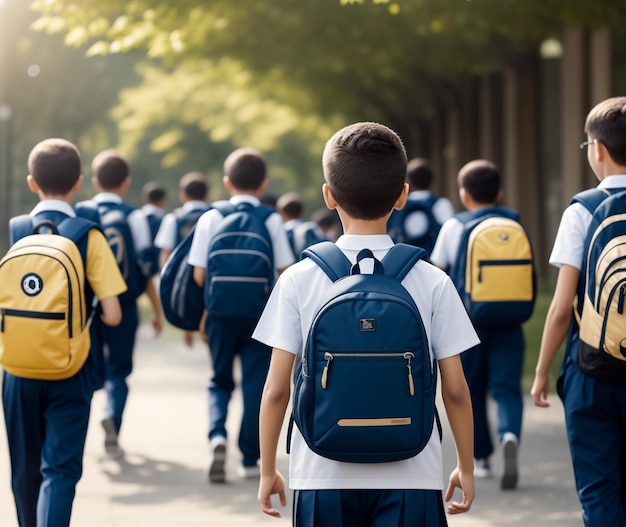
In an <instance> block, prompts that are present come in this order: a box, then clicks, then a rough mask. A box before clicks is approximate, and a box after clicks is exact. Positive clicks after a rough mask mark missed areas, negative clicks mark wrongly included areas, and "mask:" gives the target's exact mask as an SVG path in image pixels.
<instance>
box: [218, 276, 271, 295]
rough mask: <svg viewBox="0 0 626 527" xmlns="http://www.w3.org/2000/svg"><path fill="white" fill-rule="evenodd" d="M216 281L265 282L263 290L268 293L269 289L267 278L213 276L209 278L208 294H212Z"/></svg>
mask: <svg viewBox="0 0 626 527" xmlns="http://www.w3.org/2000/svg"><path fill="white" fill-rule="evenodd" d="M216 282H242V283H256V284H265V287H264V288H263V291H264V292H265V294H268V293H269V291H270V287H269V280H268V279H267V278H256V277H254V276H214V277H212V278H211V285H210V287H209V296H210V295H212V294H213V286H214V285H215V283H216Z"/></svg>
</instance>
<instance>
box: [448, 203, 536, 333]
mask: <svg viewBox="0 0 626 527" xmlns="http://www.w3.org/2000/svg"><path fill="white" fill-rule="evenodd" d="M456 218H457V219H458V220H459V221H460V222H461V223H463V225H464V227H465V229H464V231H463V235H462V237H461V243H460V245H459V250H458V254H457V260H456V263H455V265H453V266H452V269H451V270H450V276H451V278H452V281H453V282H454V285H455V286H456V289H457V291H458V292H459V295H461V298H462V299H463V303H464V304H465V308H466V309H467V312H468V313H469V315H470V318H471V319H472V322H473V323H474V324H475V325H479V326H481V327H486V326H513V325H517V324H521V323H522V322H525V321H526V320H528V319H529V318H530V317H531V315H532V313H533V309H534V305H535V298H536V293H537V277H536V270H535V264H534V258H533V251H532V247H531V244H530V240H529V238H528V234H527V233H526V230H525V229H524V227H523V226H522V225H521V224H520V222H519V214H518V213H517V212H516V211H514V210H511V209H507V208H504V207H488V208H484V209H480V210H477V211H468V212H462V213H460V214H457V215H456Z"/></svg>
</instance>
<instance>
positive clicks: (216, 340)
mask: <svg viewBox="0 0 626 527" xmlns="http://www.w3.org/2000/svg"><path fill="white" fill-rule="evenodd" d="M255 326H256V321H237V320H224V319H219V318H215V317H211V316H209V317H208V319H207V323H206V333H207V338H208V344H209V354H210V355H211V362H212V364H213V377H212V378H211V382H210V384H209V439H212V438H214V437H216V436H222V437H226V436H227V434H226V416H227V412H228V403H229V401H230V397H231V395H232V392H233V390H234V388H235V382H234V379H233V364H234V360H235V357H236V356H239V358H240V360H241V390H242V393H243V417H242V419H241V428H240V431H239V449H240V450H241V453H242V454H243V465H245V466H255V465H256V464H257V461H258V459H259V410H260V407H261V393H262V392H263V386H264V384H265V378H266V377H267V371H268V369H269V364H270V356H271V349H270V348H269V347H268V346H265V345H264V344H261V343H260V342H257V341H256V340H253V339H252V337H251V335H252V332H253V331H254V328H255Z"/></svg>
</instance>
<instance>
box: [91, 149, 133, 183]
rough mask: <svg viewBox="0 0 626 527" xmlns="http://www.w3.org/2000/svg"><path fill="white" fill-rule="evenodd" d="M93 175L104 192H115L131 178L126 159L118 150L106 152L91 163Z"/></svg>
mask: <svg viewBox="0 0 626 527" xmlns="http://www.w3.org/2000/svg"><path fill="white" fill-rule="evenodd" d="M91 172H92V175H93V176H94V177H95V178H96V179H97V180H98V183H99V184H100V186H101V187H102V189H103V190H115V189H117V188H119V187H120V185H121V184H122V183H124V181H125V180H126V179H127V178H128V177H129V176H130V168H129V166H128V162H127V161H126V158H125V157H124V156H123V155H122V154H121V153H120V152H118V151H117V150H104V151H102V152H100V153H99V154H98V155H97V156H96V157H94V159H93V161H92V162H91Z"/></svg>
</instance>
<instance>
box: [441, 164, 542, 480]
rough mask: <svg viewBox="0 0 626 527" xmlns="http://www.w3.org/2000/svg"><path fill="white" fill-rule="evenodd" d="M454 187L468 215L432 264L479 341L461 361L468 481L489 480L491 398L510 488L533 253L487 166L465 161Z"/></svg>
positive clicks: (450, 231)
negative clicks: (468, 430)
mask: <svg viewBox="0 0 626 527" xmlns="http://www.w3.org/2000/svg"><path fill="white" fill-rule="evenodd" d="M458 182H459V195H460V198H461V203H462V204H463V205H464V207H465V208H466V209H467V210H466V211H465V212H462V213H460V214H457V215H456V216H455V217H454V218H452V219H450V220H448V221H447V222H446V223H445V224H444V225H443V227H442V229H441V232H440V233H439V236H438V238H437V242H436V244H435V247H434V249H433V252H432V254H431V261H432V262H433V264H435V265H437V266H438V267H440V268H442V269H444V270H446V271H448V272H449V274H450V276H451V278H452V280H453V282H454V284H455V286H456V288H457V290H458V292H459V294H460V295H461V298H462V299H463V302H464V304H465V307H466V308H467V310H468V312H469V315H470V318H471V319H472V322H473V324H474V327H475V328H476V331H477V332H478V336H479V337H480V345H478V346H477V347H475V348H474V349H472V350H471V351H468V352H467V353H464V354H463V355H462V357H461V359H462V361H463V369H464V370H465V376H466V377H467V383H468V385H469V388H470V393H471V394H472V410H473V413H474V457H475V458H476V460H475V465H476V469H475V472H474V474H475V476H476V477H483V478H487V477H491V475H492V470H491V461H490V458H491V455H492V454H493V452H494V445H493V441H492V437H491V434H492V432H491V427H490V423H489V419H488V412H487V397H488V396H489V394H491V396H492V397H493V398H494V399H495V401H496V403H497V405H498V414H497V415H498V423H497V437H498V441H499V443H500V446H501V450H502V455H503V458H504V459H503V470H502V475H501V479H500V487H501V488H502V489H503V490H504V489H514V488H516V487H517V483H518V477H519V474H518V463H517V452H518V447H519V441H520V438H521V432H522V430H521V428H522V411H523V398H522V392H521V381H522V370H523V364H524V335H523V332H522V323H523V322H525V321H526V320H527V319H528V318H530V316H531V315H532V312H533V308H534V301H535V293H536V283H535V280H536V277H535V268H534V261H533V254H532V249H531V246H530V241H529V239H528V236H527V234H526V231H525V230H524V228H523V227H522V225H521V224H520V223H519V215H518V213H517V212H516V211H513V210H511V209H507V208H505V207H499V206H497V203H498V202H499V201H500V200H501V198H502V195H503V190H502V188H501V178H500V172H499V170H498V168H497V167H496V166H495V165H494V164H493V163H491V162H490V161H486V160H482V159H478V160H475V161H471V162H470V163H468V164H466V165H465V166H464V167H463V168H461V170H460V172H459V177H458Z"/></svg>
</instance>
